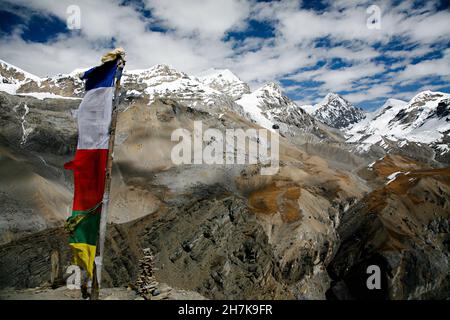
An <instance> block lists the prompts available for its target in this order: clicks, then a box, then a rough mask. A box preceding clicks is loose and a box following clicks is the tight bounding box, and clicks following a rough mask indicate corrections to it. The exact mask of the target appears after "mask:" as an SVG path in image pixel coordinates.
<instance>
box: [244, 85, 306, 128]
mask: <svg viewBox="0 0 450 320" xmlns="http://www.w3.org/2000/svg"><path fill="white" fill-rule="evenodd" d="M236 103H237V104H239V105H241V106H242V107H243V109H244V111H245V112H246V113H247V114H248V117H250V119H251V120H252V121H254V122H256V123H258V124H259V125H260V126H262V127H264V128H266V129H270V130H273V129H274V128H279V129H280V132H281V133H283V134H286V133H287V132H288V131H289V127H290V126H293V127H296V128H297V129H302V130H304V131H308V130H310V129H311V128H312V127H314V126H315V123H314V119H313V118H312V117H311V116H310V115H308V114H307V113H306V112H305V111H304V110H303V109H302V108H300V107H299V106H297V105H296V104H295V103H294V102H293V101H292V100H291V99H289V98H288V97H286V96H285V95H284V94H283V92H282V90H281V88H280V86H279V85H277V84H276V83H269V84H266V85H264V86H263V87H261V88H259V89H257V90H255V91H254V92H252V93H250V94H245V95H243V96H242V98H241V99H239V100H237V101H236Z"/></svg>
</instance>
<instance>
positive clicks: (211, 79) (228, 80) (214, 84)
mask: <svg viewBox="0 0 450 320" xmlns="http://www.w3.org/2000/svg"><path fill="white" fill-rule="evenodd" d="M197 78H198V79H199V80H200V82H202V83H203V84H205V85H207V86H209V87H211V88H213V89H216V90H219V91H221V92H223V93H225V94H227V95H229V96H230V97H231V98H232V99H233V100H238V99H240V98H241V97H242V96H243V95H244V94H248V93H250V87H249V86H248V84H246V83H245V82H243V81H242V80H241V79H239V78H238V77H237V76H236V75H235V74H234V73H232V72H231V71H230V70H228V69H209V70H207V71H205V72H202V73H200V74H198V75H197Z"/></svg>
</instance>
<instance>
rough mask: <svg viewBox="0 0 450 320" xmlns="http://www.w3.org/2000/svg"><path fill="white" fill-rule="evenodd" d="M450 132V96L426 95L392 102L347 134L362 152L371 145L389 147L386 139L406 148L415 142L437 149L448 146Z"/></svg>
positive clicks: (387, 102) (388, 102)
mask: <svg viewBox="0 0 450 320" xmlns="http://www.w3.org/2000/svg"><path fill="white" fill-rule="evenodd" d="M448 132H450V94H446V93H442V92H432V91H424V92H420V93H419V94H417V95H416V96H415V97H414V98H412V99H411V100H410V101H409V102H405V101H401V100H396V99H389V100H387V101H386V103H385V104H384V105H383V106H382V107H381V108H380V109H378V110H377V111H375V112H373V113H372V114H370V115H369V116H368V117H367V119H364V120H363V121H361V122H359V123H357V124H355V125H354V126H353V127H351V128H349V130H348V131H347V136H348V142H357V143H360V144H361V146H362V150H368V149H369V148H370V146H371V145H373V144H378V145H380V146H382V147H385V146H386V145H385V139H388V140H389V141H393V142H397V141H398V143H400V144H403V142H402V141H412V142H418V143H426V144H429V145H436V144H438V143H439V142H441V143H445V141H447V139H448Z"/></svg>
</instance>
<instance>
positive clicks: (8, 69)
mask: <svg viewBox="0 0 450 320" xmlns="http://www.w3.org/2000/svg"><path fill="white" fill-rule="evenodd" d="M39 80H40V78H39V77H37V76H35V75H33V74H31V73H29V72H26V71H24V70H22V69H20V68H18V67H16V66H14V65H12V64H10V63H8V62H6V61H3V60H0V91H5V92H7V93H9V94H16V92H17V90H18V89H19V88H20V87H21V86H23V85H24V84H26V83H28V82H30V81H39Z"/></svg>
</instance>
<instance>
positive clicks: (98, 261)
mask: <svg viewBox="0 0 450 320" xmlns="http://www.w3.org/2000/svg"><path fill="white" fill-rule="evenodd" d="M124 67H125V61H124V60H123V59H122V58H119V61H118V66H117V73H116V83H115V89H114V101H113V108H112V114H111V125H110V127H109V144H108V158H107V161H106V175H105V192H104V193H103V201H102V212H101V217H100V228H99V239H98V242H97V254H96V257H95V263H94V271H93V275H92V288H91V297H90V298H91V300H98V297H99V294H100V283H101V272H102V263H103V253H104V248H105V234H106V224H107V222H108V206H109V194H110V191H111V176H112V164H113V159H114V140H115V137H116V125H117V114H118V109H119V93H120V79H121V77H122V70H123V68H124Z"/></svg>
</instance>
